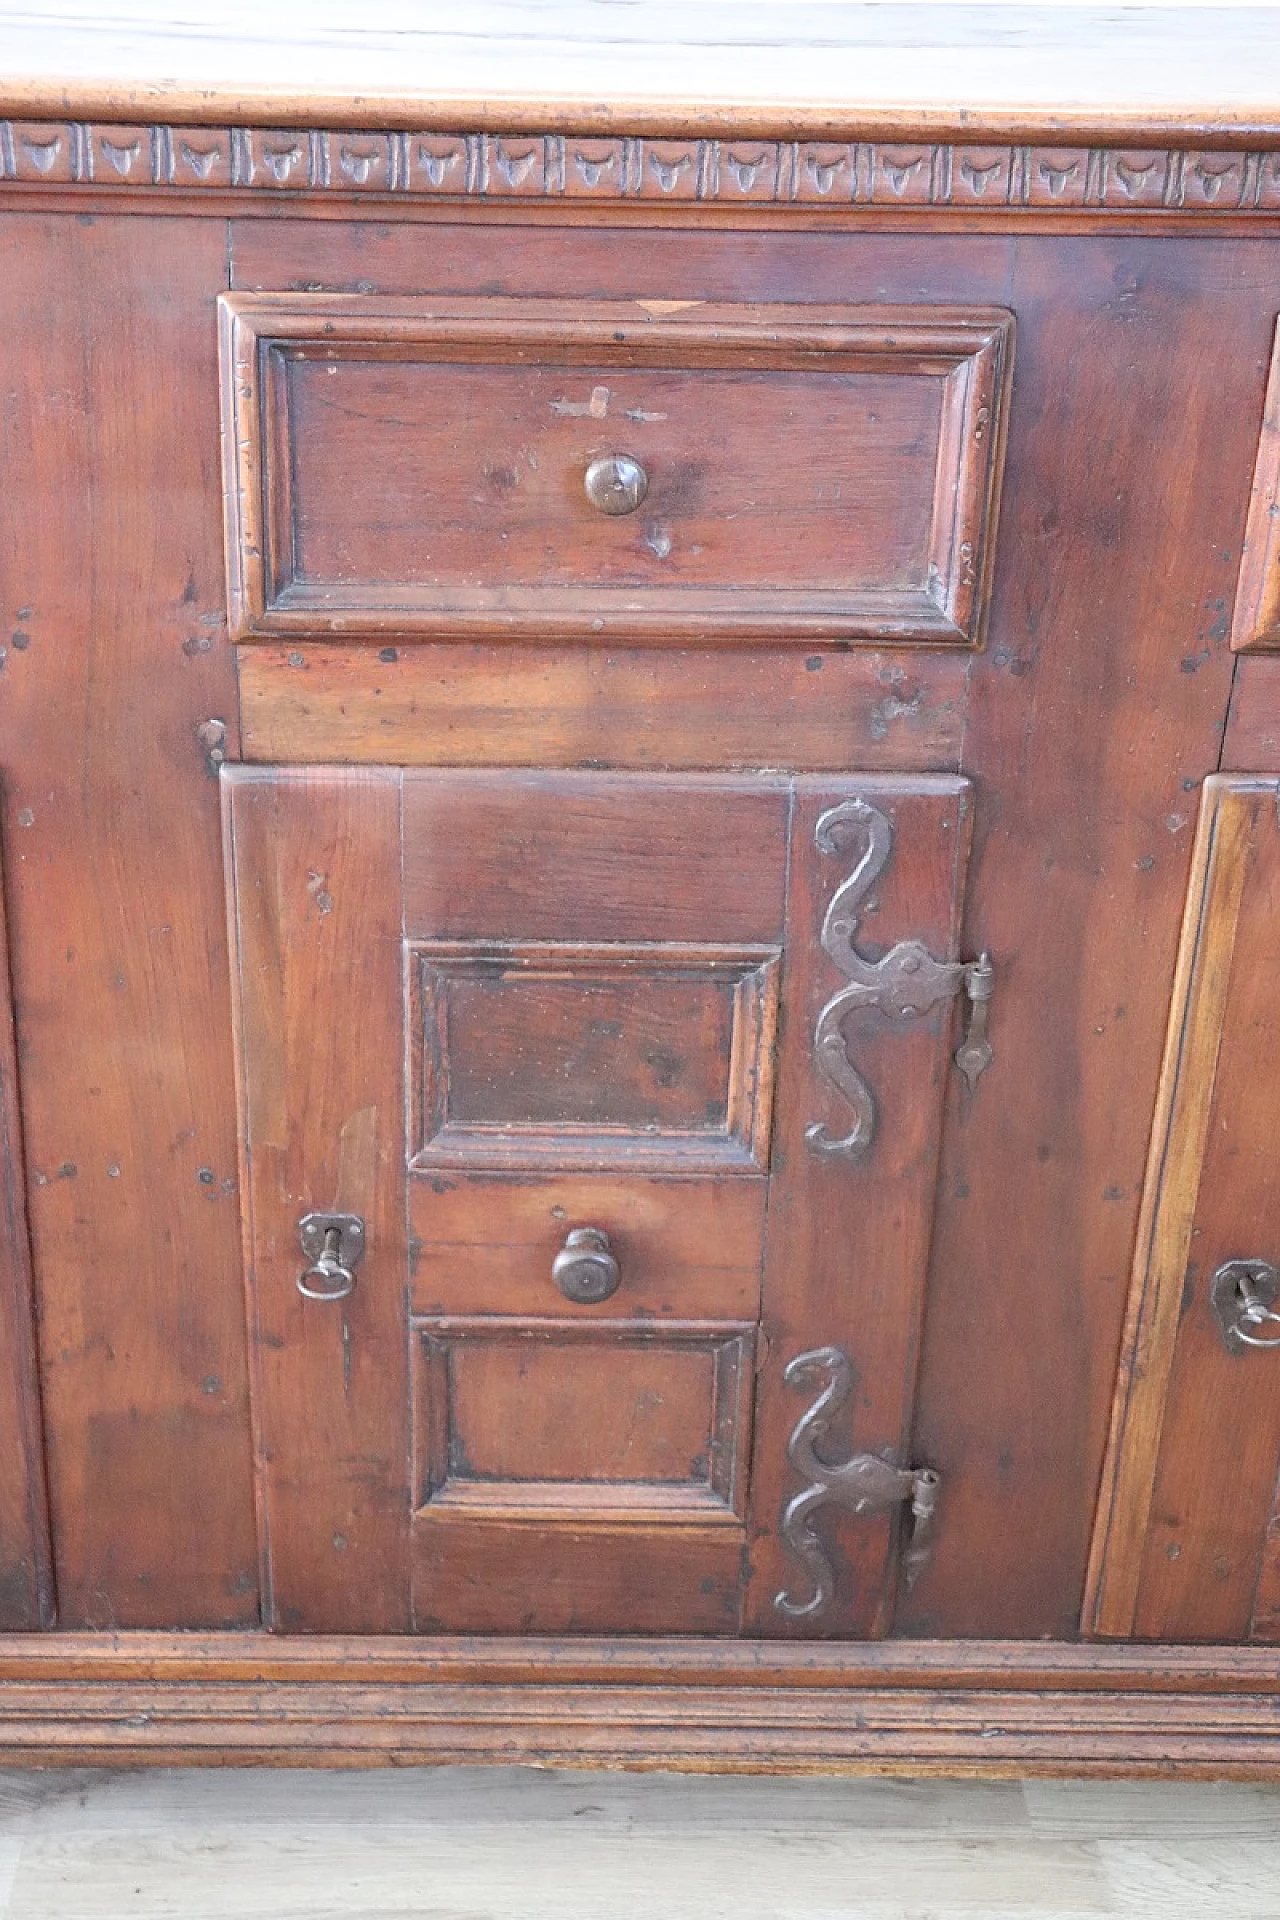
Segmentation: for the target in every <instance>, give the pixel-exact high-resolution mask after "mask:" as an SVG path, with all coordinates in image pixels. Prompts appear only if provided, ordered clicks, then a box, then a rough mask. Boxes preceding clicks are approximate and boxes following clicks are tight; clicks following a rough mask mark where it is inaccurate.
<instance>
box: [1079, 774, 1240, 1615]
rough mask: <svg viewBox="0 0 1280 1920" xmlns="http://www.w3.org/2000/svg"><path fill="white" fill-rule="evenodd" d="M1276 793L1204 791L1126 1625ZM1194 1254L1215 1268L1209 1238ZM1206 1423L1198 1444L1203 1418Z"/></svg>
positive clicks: (1161, 1139)
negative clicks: (1242, 952) (1249, 898)
mask: <svg viewBox="0 0 1280 1920" xmlns="http://www.w3.org/2000/svg"><path fill="white" fill-rule="evenodd" d="M1275 800H1276V784H1275V782H1274V781H1263V780H1250V779H1241V778H1236V779H1217V778H1215V779H1211V780H1209V781H1206V783H1205V789H1204V795H1203V799H1202V803H1201V811H1200V821H1199V827H1198V831H1197V834H1196V846H1195V854H1194V858H1193V864H1192V869H1191V879H1190V885H1189V888H1188V893H1187V908H1186V914H1185V917H1184V919H1183V927H1182V940H1181V944H1180V947H1179V952H1178V968H1177V973H1176V974H1175V977H1174V985H1173V1001H1172V1006H1171V1009H1170V1015H1169V1033H1168V1038H1167V1040H1166V1042H1165V1055H1164V1065H1163V1068H1162V1071H1161V1079H1160V1088H1159V1092H1158V1095H1157V1099H1156V1111H1155V1120H1154V1124H1153V1128H1152V1135H1151V1149H1150V1153H1149V1155H1148V1159H1147V1172H1146V1178H1145V1181H1144V1183H1143V1197H1142V1211H1141V1214H1140V1216H1139V1221H1138V1242H1137V1248H1136V1251H1135V1254H1134V1263H1133V1279H1132V1283H1131V1292H1130V1296H1129V1307H1128V1312H1127V1316H1126V1321H1125V1332H1124V1344H1123V1347H1122V1350H1121V1359H1120V1372H1119V1381H1118V1385H1117V1391H1116V1400H1115V1404H1114V1407H1113V1409H1112V1417H1111V1422H1112V1423H1111V1438H1110V1442H1109V1444H1108V1449H1107V1458H1106V1462H1105V1464H1104V1466H1103V1473H1102V1491H1101V1494H1100V1497H1099V1505H1098V1517H1097V1522H1096V1527H1095V1532H1094V1540H1093V1547H1092V1551H1091V1556H1090V1566H1089V1575H1088V1580H1087V1584H1086V1589H1085V1604H1084V1621H1085V1625H1086V1629H1087V1630H1090V1631H1092V1632H1095V1633H1099V1634H1104V1635H1109V1636H1112V1637H1117V1638H1124V1637H1127V1636H1129V1635H1131V1634H1132V1633H1133V1632H1134V1630H1135V1624H1136V1620H1137V1614H1138V1605H1139V1590H1140V1585H1141V1580H1142V1572H1143V1565H1144V1560H1145V1556H1146V1551H1147V1538H1148V1533H1149V1529H1150V1527H1151V1523H1152V1501H1153V1498H1154V1494H1155V1482H1156V1475H1157V1471H1158V1468H1159V1464H1160V1452H1161V1438H1162V1433H1163V1429H1164V1424H1165V1419H1166V1406H1167V1396H1168V1392H1169V1382H1170V1375H1171V1373H1172V1370H1173V1365H1174V1354H1175V1349H1176V1345H1177V1342H1178V1338H1179V1329H1180V1325H1181V1322H1182V1318H1183V1314H1184V1311H1185V1309H1186V1305H1187V1302H1186V1299H1185V1288H1186V1286H1187V1281H1188V1261H1189V1259H1190V1257H1191V1254H1192V1238H1193V1234H1194V1233H1195V1231H1196V1227H1195V1223H1196V1216H1197V1204H1198V1200H1199V1195H1200V1188H1201V1179H1202V1173H1203V1167H1204V1160H1205V1153H1206V1148H1207V1146H1208V1141H1209V1129H1210V1124H1211V1116H1212V1113H1213V1110H1214V1105H1215V1084H1216V1081H1217V1076H1218V1067H1219V1057H1220V1053H1221V1049H1222V1044H1223V1034H1224V1028H1225V1026H1226V1022H1227V1020H1228V1018H1229V1017H1230V1018H1232V1019H1233V1020H1234V1019H1235V1018H1236V1017H1237V1016H1236V1009H1235V1007H1234V1005H1233V1002H1232V1000H1231V998H1229V996H1230V995H1231V990H1232V980H1233V976H1234V959H1235V949H1236V939H1237V935H1238V933H1239V928H1240V914H1241V908H1242V905H1243V902H1244V896H1245V886H1246V881H1247V879H1248V875H1249V868H1250V866H1251V852H1252V845H1253V841H1254V838H1255V836H1256V835H1257V833H1258V832H1259V831H1260V830H1263V831H1265V830H1267V828H1268V818H1267V816H1268V815H1269V814H1273V813H1274V809H1275ZM1192 1266H1193V1268H1194V1271H1195V1272H1196V1273H1197V1274H1199V1275H1200V1277H1201V1279H1204V1278H1206V1273H1205V1270H1204V1268H1203V1262H1202V1260H1201V1258H1200V1254H1199V1250H1198V1249H1197V1251H1196V1258H1195V1260H1194V1261H1193V1262H1192ZM1201 1304H1203V1303H1201ZM1195 1437H1196V1444H1197V1445H1199V1444H1200V1442H1201V1437H1202V1425H1201V1423H1200V1422H1197V1423H1196V1429H1195ZM1175 1444H1176V1437H1175ZM1233 1451H1234V1450H1233ZM1233 1465H1234V1459H1233Z"/></svg>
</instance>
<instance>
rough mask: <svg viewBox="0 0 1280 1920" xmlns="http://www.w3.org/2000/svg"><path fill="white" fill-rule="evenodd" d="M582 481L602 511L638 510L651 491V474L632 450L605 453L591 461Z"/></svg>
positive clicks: (612, 512) (625, 511)
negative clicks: (634, 458) (634, 456)
mask: <svg viewBox="0 0 1280 1920" xmlns="http://www.w3.org/2000/svg"><path fill="white" fill-rule="evenodd" d="M582 484H583V486H584V487H585V488H586V493H587V499H588V500H589V501H590V502H591V504H592V506H593V507H597V508H598V509H599V511H600V512H601V513H609V514H619V513H634V512H635V510H636V508H637V507H638V506H639V505H640V502H641V501H642V500H643V499H644V497H645V495H646V493H648V491H649V476H648V474H647V473H646V472H645V470H644V468H643V467H642V466H641V465H640V462H639V461H638V460H633V459H632V457H631V455H630V454H629V453H604V454H601V456H600V458H599V459H598V460H593V461H592V462H591V465H590V466H589V467H588V468H587V471H586V473H585V474H584V475H583V480H582Z"/></svg>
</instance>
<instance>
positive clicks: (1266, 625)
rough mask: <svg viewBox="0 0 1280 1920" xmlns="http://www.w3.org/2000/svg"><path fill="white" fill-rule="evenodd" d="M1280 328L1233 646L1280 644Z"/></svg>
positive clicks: (1239, 584) (1238, 589)
mask: <svg viewBox="0 0 1280 1920" xmlns="http://www.w3.org/2000/svg"><path fill="white" fill-rule="evenodd" d="M1277 520H1280V328H1278V329H1277V333H1276V344H1275V346H1274V347H1273V349H1272V353H1271V365H1270V369H1269V371H1268V375H1267V394H1266V399H1265V401H1264V403H1263V410H1262V426H1261V428H1260V430H1259V434H1258V453H1257V459H1256V460H1255V462H1254V468H1253V487H1252V489H1251V491H1250V494H1249V518H1248V520H1247V522H1246V524H1245V534H1244V546H1243V548H1242V549H1241V553H1240V578H1239V580H1238V581H1237V583H1236V600H1235V608H1234V611H1233V613H1232V616H1231V644H1232V646H1233V647H1237V648H1244V647H1280V528H1278V527H1277Z"/></svg>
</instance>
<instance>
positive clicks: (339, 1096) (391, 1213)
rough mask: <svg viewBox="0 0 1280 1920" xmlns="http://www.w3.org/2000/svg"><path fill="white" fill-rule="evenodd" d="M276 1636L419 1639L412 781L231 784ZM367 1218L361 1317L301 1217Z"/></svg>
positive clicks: (250, 1242) (344, 776)
mask: <svg viewBox="0 0 1280 1920" xmlns="http://www.w3.org/2000/svg"><path fill="white" fill-rule="evenodd" d="M223 794H224V801H225V810H226V825H227V861H228V871H229V896H230V901H231V911H232V938H233V944H234V957H235V966H236V983H237V986H236V996H235V1005H236V1017H237V1028H238V1032H237V1039H238V1043H239V1072H240V1086H241V1110H242V1138H243V1142H244V1154H245V1163H246V1164H245V1187H246V1208H245V1223H246V1224H245V1260H246V1266H247V1268H248V1285H249V1311H250V1332H251V1339H252V1360H253V1366H254V1380H255V1397H254V1406H255V1418H256V1425H257V1435H256V1447H257V1456H258V1463H259V1492H260V1503H261V1505H260V1524H261V1538H262V1548H263V1567H264V1580H265V1583H266V1584H265V1592H264V1604H265V1610H266V1618H267V1620H268V1621H269V1623H270V1624H271V1625H273V1626H276V1627H280V1628H284V1629H288V1630H297V1629H305V1630H307V1631H311V1632H316V1631H324V1630H326V1629H327V1630H330V1631H332V1630H334V1629H342V1628H363V1629H366V1630H370V1631H374V1632H395V1631H397V1630H400V1631H403V1630H404V1629H405V1628H407V1626H408V1625H409V1618H410V1616H409V1606H408V1585H407V1576H408V1562H407V1543H408V1521H409V1497H408V1495H409V1489H408V1482H407V1461H406V1458H405V1453H406V1449H405V1423H406V1407H407V1403H408V1387H407V1380H406V1368H407V1355H406V1351H405V1346H406V1329H405V1310H404V1298H405V1277H404V1276H405V1217H404V1182H405V1141H404V1081H403V1070H402V1058H403V1054H402V1047H401V1030H402V1019H403V1013H402V984H401V983H402V968H401V950H400V929H401V914H400V777H399V775H398V773H396V772H395V771H394V770H393V769H380V770H376V769H372V768H368V769H366V768H338V769H326V770H319V769H314V770H313V769H289V768H285V769H272V770H270V771H268V770H262V771H258V770H257V769H253V768H242V767H237V768H231V767H228V768H227V769H225V770H224V773H223ZM316 1210H318V1211H325V1212H327V1211H333V1212H340V1213H356V1214H359V1215H360V1216H361V1217H362V1218H363V1219H364V1222H365V1227H366V1246H365V1255H364V1264H363V1265H362V1266H361V1267H360V1269H359V1272H358V1275H357V1285H356V1288H355V1291H354V1293H353V1294H352V1295H351V1296H350V1298H349V1299H346V1300H342V1301H317V1300H307V1299H303V1298H302V1296H301V1295H300V1294H299V1293H298V1290H297V1287H296V1284H295V1282H296V1280H297V1277H298V1275H299V1273H300V1272H301V1271H302V1269H303V1267H304V1266H305V1264H306V1262H305V1261H304V1260H303V1258H302V1254H301V1251H300V1248H299V1243H298V1227H297V1223H298V1221H299V1219H300V1218H301V1217H302V1216H303V1215H304V1214H307V1213H310V1212H312V1211H316Z"/></svg>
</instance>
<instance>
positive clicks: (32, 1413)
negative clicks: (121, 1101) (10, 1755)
mask: <svg viewBox="0 0 1280 1920" xmlns="http://www.w3.org/2000/svg"><path fill="white" fill-rule="evenodd" d="M3 881H4V875H3V870H0V1356H2V1357H0V1458H3V1459H4V1460H5V1461H6V1462H7V1463H8V1466H7V1470H6V1471H5V1472H4V1473H3V1474H2V1475H0V1622H3V1624H4V1626H5V1627H6V1628H18V1627H47V1626H49V1625H50V1624H51V1623H52V1619H53V1567H52V1558H51V1555H50V1549H49V1514H48V1505H47V1502H46V1499H45V1484H44V1452H43V1438H42V1434H41V1429H40V1392H39V1384H38V1380H37V1375H36V1356H35V1331H34V1322H33V1317H32V1306H33V1302H32V1296H31V1245H30V1240H29V1238H28V1232H27V1208H26V1190H25V1188H26V1182H25V1178H24V1174H23V1164H22V1134H21V1125H20V1120H19V1113H18V1070H17V1068H18V1063H17V1056H16V1051H15V1048H14V1044H13V1005H12V1000H11V997H10V989H9V947H8V941H7V938H6V935H5V913H4V885H3Z"/></svg>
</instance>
